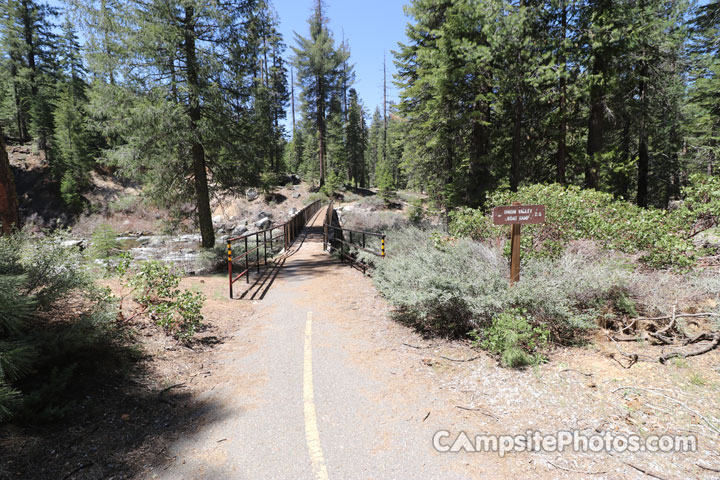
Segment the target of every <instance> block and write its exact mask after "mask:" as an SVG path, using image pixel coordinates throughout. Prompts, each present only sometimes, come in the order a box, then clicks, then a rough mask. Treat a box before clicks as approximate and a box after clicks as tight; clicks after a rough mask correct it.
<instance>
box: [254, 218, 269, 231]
mask: <svg viewBox="0 0 720 480" xmlns="http://www.w3.org/2000/svg"><path fill="white" fill-rule="evenodd" d="M270 225H272V220H270V219H269V218H268V217H265V218H263V219H261V220H258V221H257V222H255V226H256V227H257V228H258V230H265V229H267V228H270Z"/></svg>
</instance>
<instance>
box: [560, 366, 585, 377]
mask: <svg viewBox="0 0 720 480" xmlns="http://www.w3.org/2000/svg"><path fill="white" fill-rule="evenodd" d="M563 372H577V373H579V374H580V375H585V376H586V377H592V376H593V374H592V373H585V372H581V371H580V370H575V369H574V368H565V369H563V370H560V371H559V372H558V373H563Z"/></svg>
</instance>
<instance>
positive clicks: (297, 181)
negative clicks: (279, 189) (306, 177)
mask: <svg viewBox="0 0 720 480" xmlns="http://www.w3.org/2000/svg"><path fill="white" fill-rule="evenodd" d="M289 177H290V181H291V182H292V184H293V185H300V177H299V176H298V175H295V174H294V173H293V174H291V175H289Z"/></svg>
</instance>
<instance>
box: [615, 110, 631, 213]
mask: <svg viewBox="0 0 720 480" xmlns="http://www.w3.org/2000/svg"><path fill="white" fill-rule="evenodd" d="M630 127H631V124H630V116H629V115H628V116H627V117H625V121H624V122H623V129H622V142H621V149H620V159H621V160H622V163H623V164H625V165H626V164H627V162H628V160H629V159H630V155H631V152H630V143H631V142H630ZM615 183H616V184H617V185H618V192H619V193H620V196H622V197H623V198H624V199H627V198H628V195H629V193H630V184H629V183H630V182H629V179H628V177H627V176H626V175H624V174H621V175H620V176H619V177H618V178H617V179H616V180H615Z"/></svg>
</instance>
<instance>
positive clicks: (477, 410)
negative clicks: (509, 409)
mask: <svg viewBox="0 0 720 480" xmlns="http://www.w3.org/2000/svg"><path fill="white" fill-rule="evenodd" d="M455 408H459V409H460V410H467V411H468V412H478V413H481V414H483V415H485V416H486V417H490V418H493V419H495V421H498V420H499V418H498V417H497V416H496V415H493V414H492V413H487V412H485V411H483V410H480V409H479V408H470V407H463V406H461V405H455Z"/></svg>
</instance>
